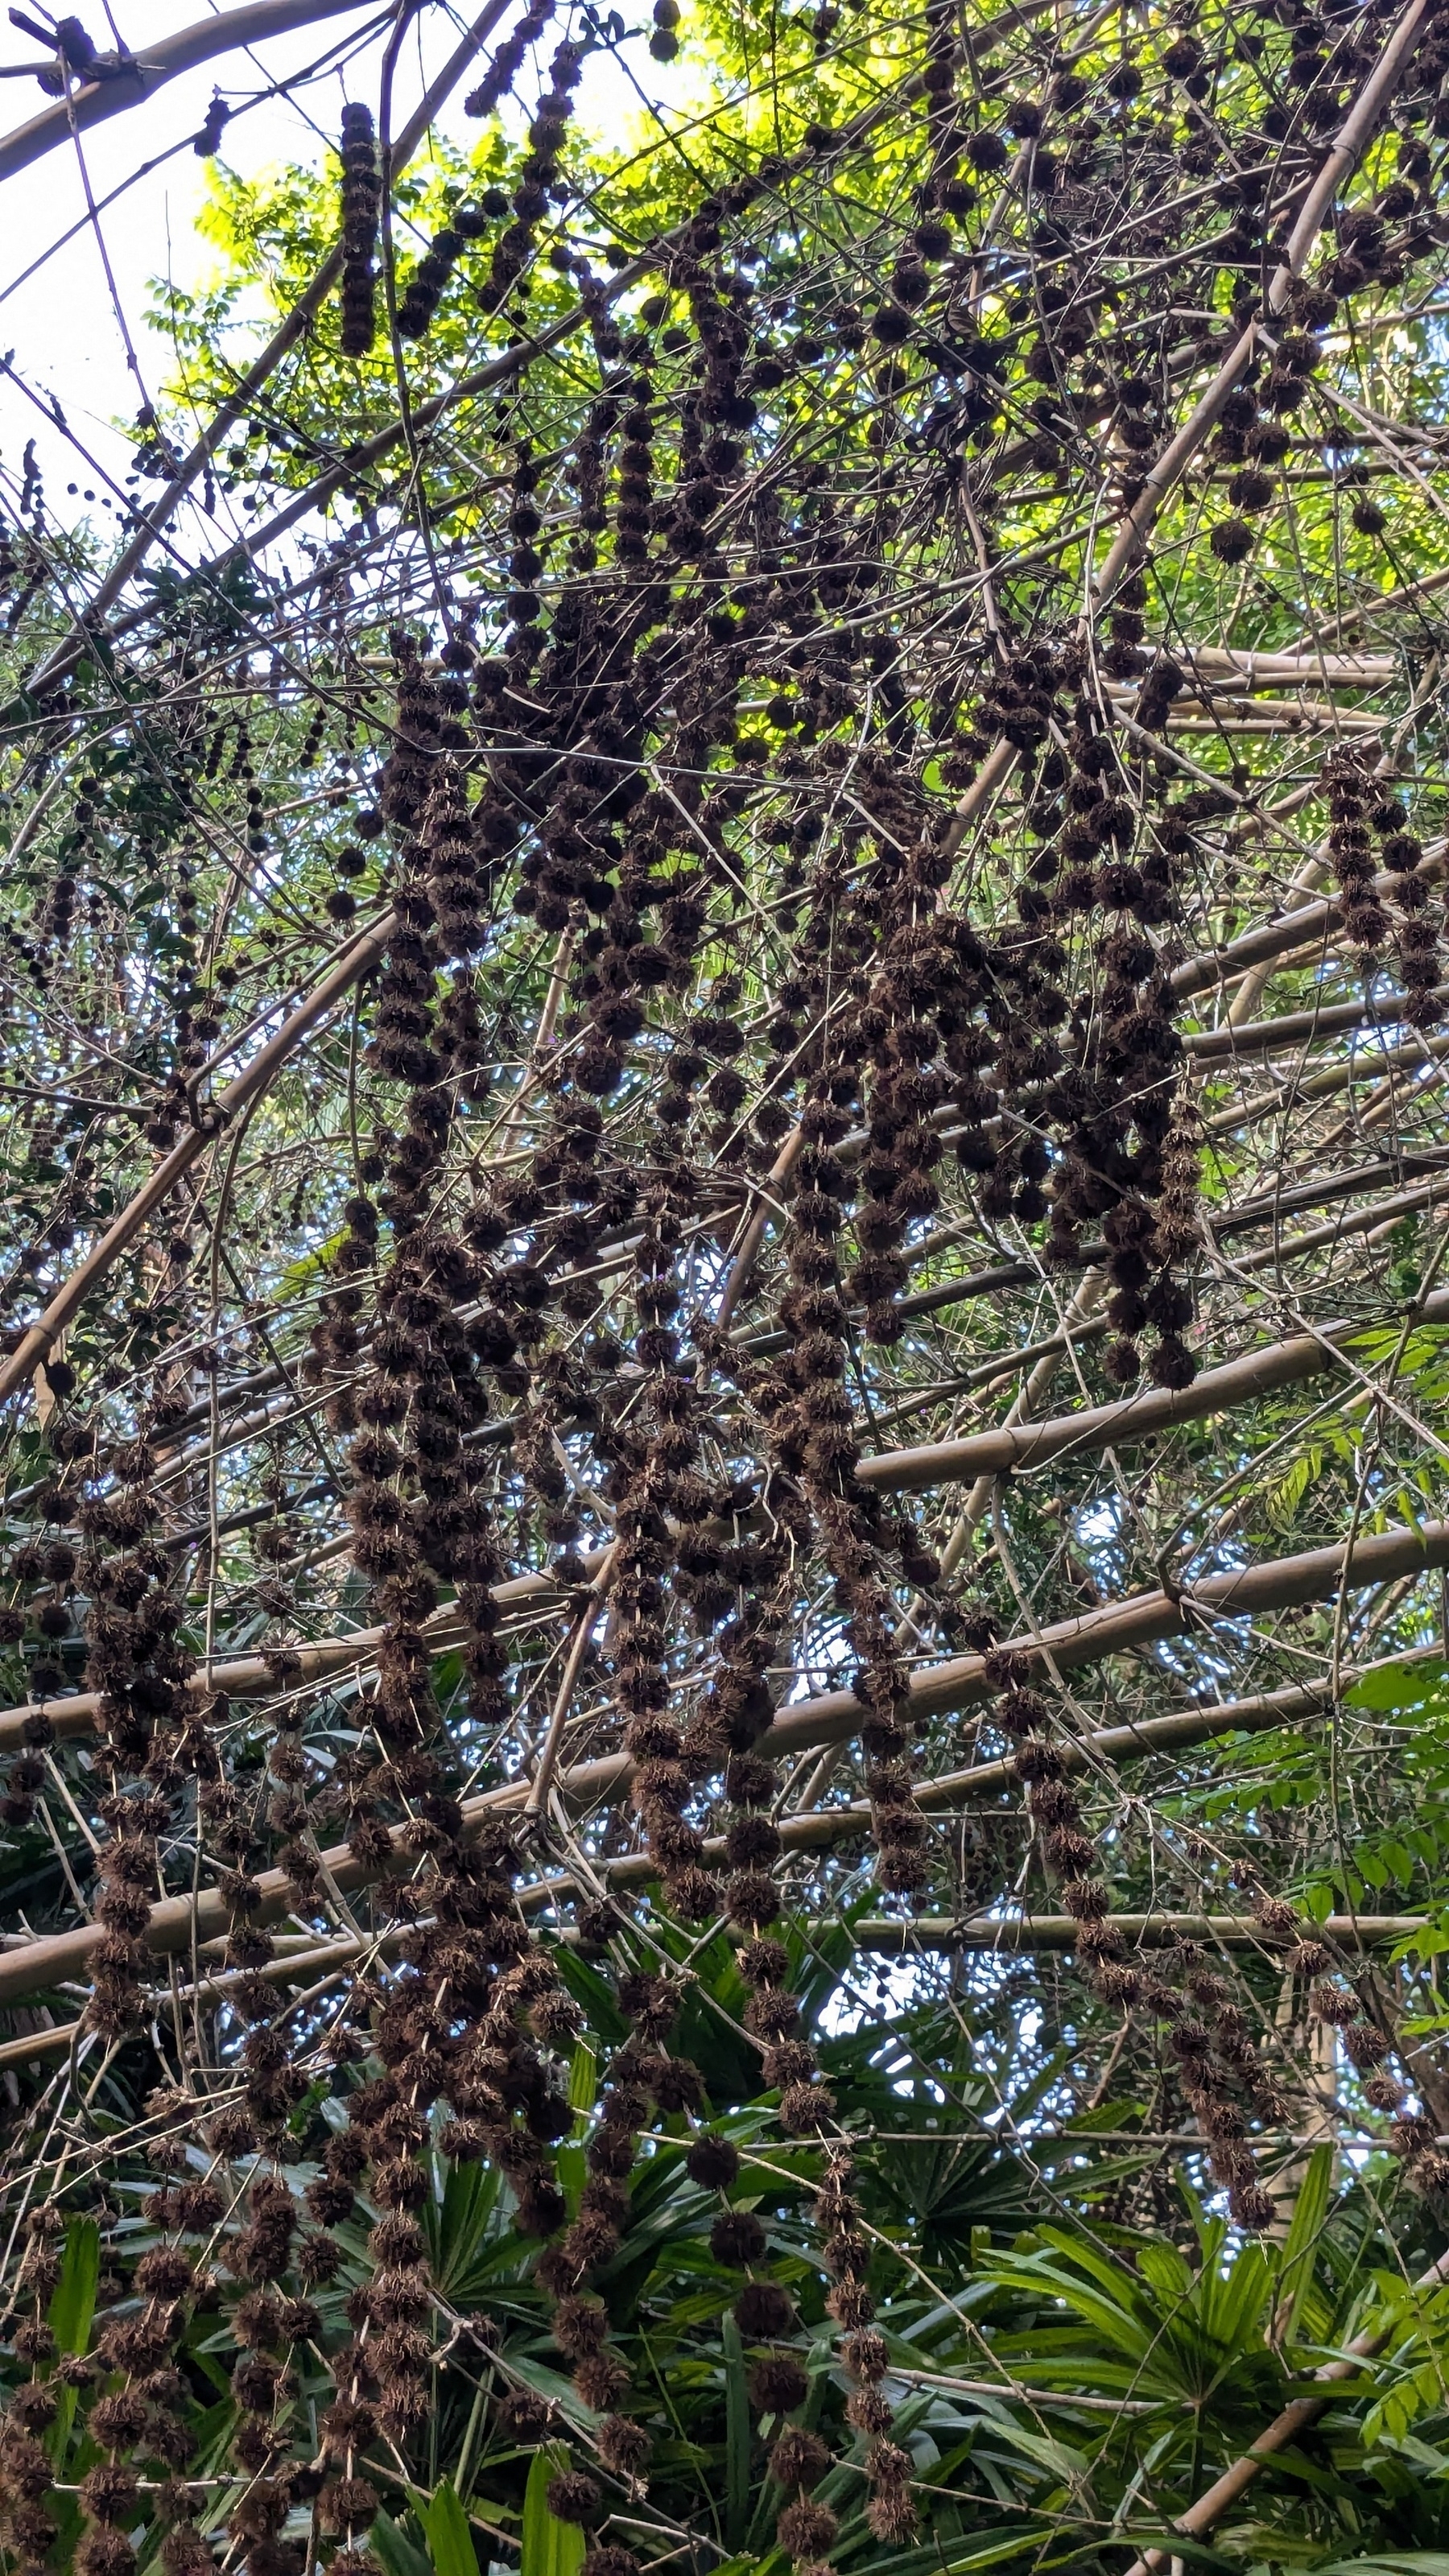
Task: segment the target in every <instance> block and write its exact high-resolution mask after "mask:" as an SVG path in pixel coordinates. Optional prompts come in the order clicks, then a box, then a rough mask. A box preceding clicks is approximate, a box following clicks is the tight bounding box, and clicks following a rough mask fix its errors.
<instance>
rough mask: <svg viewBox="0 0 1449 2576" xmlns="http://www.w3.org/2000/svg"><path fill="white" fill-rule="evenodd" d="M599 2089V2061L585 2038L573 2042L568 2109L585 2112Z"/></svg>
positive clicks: (589, 2109) (591, 2104)
mask: <svg viewBox="0 0 1449 2576" xmlns="http://www.w3.org/2000/svg"><path fill="white" fill-rule="evenodd" d="M598 2089H599V2061H598V2059H597V2057H596V2056H595V2054H594V2051H593V2049H592V2048H591V2047H590V2046H589V2043H588V2041H587V2040H586V2039H580V2040H577V2041H576V2042H575V2043H574V2053H573V2060H572V2063H571V2065H570V2067H569V2109H570V2110H571V2111H578V2112H584V2113H587V2112H589V2111H592V2109H593V2107H594V2096H595V2094H596V2093H597V2092H598Z"/></svg>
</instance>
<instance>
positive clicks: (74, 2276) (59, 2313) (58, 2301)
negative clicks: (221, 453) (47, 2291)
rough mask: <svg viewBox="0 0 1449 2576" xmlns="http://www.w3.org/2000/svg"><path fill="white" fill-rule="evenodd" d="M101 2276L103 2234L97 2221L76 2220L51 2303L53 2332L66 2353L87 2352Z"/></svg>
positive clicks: (69, 2231)
mask: <svg viewBox="0 0 1449 2576" xmlns="http://www.w3.org/2000/svg"><path fill="white" fill-rule="evenodd" d="M100 2276H101V2231H100V2229H99V2227H98V2226H97V2225H96V2222H95V2220H94V2219H93V2218H73V2219H72V2220H71V2223H70V2225H69V2227H68V2228H67V2229H66V2231H65V2253H64V2255H63V2257H62V2259H61V2266H60V2279H59V2280H58V2282H57V2283H56V2285H55V2292H54V2295H53V2297H52V2299H51V2302H50V2331H51V2333H52V2334H53V2335H54V2337H55V2340H56V2343H57V2345H58V2347H59V2349H60V2350H61V2351H62V2352H77V2353H80V2352H85V2351H86V2350H87V2349H88V2348H89V2345H90V2339H91V2319H92V2318H93V2316H94V2315H95V2312H96V2284H97V2282H98V2281H99V2279H100Z"/></svg>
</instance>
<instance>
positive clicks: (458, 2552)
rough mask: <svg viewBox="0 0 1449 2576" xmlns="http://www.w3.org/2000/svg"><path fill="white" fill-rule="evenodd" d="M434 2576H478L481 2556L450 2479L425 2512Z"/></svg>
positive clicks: (440, 2482) (438, 2487) (442, 2480)
mask: <svg viewBox="0 0 1449 2576" xmlns="http://www.w3.org/2000/svg"><path fill="white" fill-rule="evenodd" d="M423 2529H424V2531H425V2532H426V2534H427V2540H428V2556H429V2557H430V2558H431V2560H432V2562H433V2568H434V2572H435V2576H478V2553H477V2551H476V2549H475V2548H474V2546H473V2535H472V2533H471V2531H470V2530H469V2528H468V2517H467V2515H466V2513H465V2512H464V2511H463V2508H462V2505H461V2504H460V2502H459V2500H458V2495H457V2491H456V2489H455V2488H454V2485H453V2481H452V2479H451V2478H440V2479H439V2480H438V2483H437V2485H436V2487H435V2488H434V2489H433V2494H432V2500H431V2502H430V2503H429V2504H427V2505H426V2506H425V2507H424V2509H423Z"/></svg>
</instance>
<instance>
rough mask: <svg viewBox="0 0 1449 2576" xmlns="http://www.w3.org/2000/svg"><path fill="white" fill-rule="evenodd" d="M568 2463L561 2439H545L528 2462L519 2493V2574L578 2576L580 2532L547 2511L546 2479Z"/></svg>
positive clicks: (581, 2551) (581, 2545)
mask: <svg viewBox="0 0 1449 2576" xmlns="http://www.w3.org/2000/svg"><path fill="white" fill-rule="evenodd" d="M568 2464H569V2455H568V2452H567V2450H566V2449H565V2447H564V2445H563V2443H562V2442H545V2443H543V2444H542V2445H541V2447H540V2448H539V2449H538V2450H537V2451H535V2452H534V2455H533V2458H532V2460H531V2462H530V2464H529V2471H528V2485H527V2486H526V2488H525V2489H524V2495H523V2544H522V2560H521V2564H520V2567H519V2576H578V2571H579V2569H580V2567H581V2566H582V2565H583V2563H584V2535H583V2533H582V2531H581V2530H580V2529H579V2526H578V2524H577V2523H576V2522H560V2521H559V2519H558V2516H557V2514H553V2513H550V2512H549V2509H548V2489H549V2481H550V2479H552V2478H555V2477H557V2475H558V2473H559V2471H560V2470H561V2469H566V2468H567V2467H568Z"/></svg>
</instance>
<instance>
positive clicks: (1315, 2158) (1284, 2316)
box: [1278, 2141, 1333, 2334]
mask: <svg viewBox="0 0 1449 2576" xmlns="http://www.w3.org/2000/svg"><path fill="white" fill-rule="evenodd" d="M1332 2197H1333V2148H1332V2147H1331V2146H1330V2145H1329V2144H1328V2143H1327V2142H1326V2141H1325V2143H1324V2144H1323V2145H1322V2146H1318V2147H1315V2148H1314V2150H1313V2153H1312V2155H1311V2156H1310V2157H1309V2159H1308V2162H1307V2165H1306V2166H1305V2168H1304V2173H1303V2180H1302V2182H1301V2183H1300V2184H1299V2186H1298V2198H1297V2199H1296V2201H1295V2202H1294V2204H1293V2216H1292V2219H1291V2221H1290V2223H1289V2228H1288V2233H1287V2235H1286V2237H1285V2238H1284V2240H1283V2261H1282V2266H1281V2269H1280V2271H1279V2274H1278V2331H1279V2333H1280V2334H1293V2333H1294V2332H1296V2330H1297V2325H1298V2319H1299V2317H1300V2315H1301V2314H1302V2310H1303V2302H1304V2300H1305V2299H1306V2298H1307V2296H1308V2292H1309V2290H1310V2289H1311V2287H1312V2285H1313V2256H1314V2250H1315V2248H1316V2246H1317V2243H1318V2239H1319V2235H1320V2233H1321V2231H1322V2227H1323V2222H1324V2219H1325V2218H1326V2216H1327V2214H1328V2205H1329V2202H1330V2200H1331V2199H1332Z"/></svg>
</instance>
